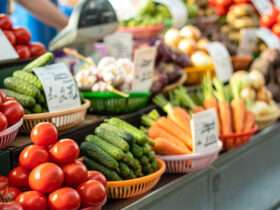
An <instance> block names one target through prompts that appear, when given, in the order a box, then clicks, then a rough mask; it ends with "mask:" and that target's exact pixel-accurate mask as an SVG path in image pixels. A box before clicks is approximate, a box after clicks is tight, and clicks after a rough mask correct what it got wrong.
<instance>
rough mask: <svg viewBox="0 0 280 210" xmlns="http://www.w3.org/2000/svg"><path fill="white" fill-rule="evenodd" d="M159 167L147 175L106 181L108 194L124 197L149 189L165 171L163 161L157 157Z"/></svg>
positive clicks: (119, 197)
mask: <svg viewBox="0 0 280 210" xmlns="http://www.w3.org/2000/svg"><path fill="white" fill-rule="evenodd" d="M158 164H159V169H158V170H157V171H156V172H154V173H152V174H150V175H147V176H144V177H140V178H136V179H131V180H126V181H112V182H108V187H107V191H108V195H109V198H113V199H126V198H131V197H135V196H138V195H142V194H144V193H146V192H148V191H149V190H151V189H152V188H153V187H154V186H155V185H156V184H157V183H158V182H159V180H160V177H161V176H162V174H163V173H164V172H165V168H166V166H165V163H164V162H163V161H162V160H160V159H158Z"/></svg>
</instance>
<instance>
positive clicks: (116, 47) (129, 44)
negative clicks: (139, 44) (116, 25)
mask: <svg viewBox="0 0 280 210" xmlns="http://www.w3.org/2000/svg"><path fill="white" fill-rule="evenodd" d="M104 43H105V45H106V47H107V48H108V50H109V54H110V55H111V56H113V57H115V58H129V59H131V55H132V49H133V38H132V34H130V33H123V32H117V33H114V34H112V35H110V36H107V37H105V39H104Z"/></svg>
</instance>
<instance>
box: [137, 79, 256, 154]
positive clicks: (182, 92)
mask: <svg viewBox="0 0 280 210" xmlns="http://www.w3.org/2000/svg"><path fill="white" fill-rule="evenodd" d="M231 89H232V93H233V98H232V99H231V98H230V97H229V94H227V91H226V89H225V86H224V85H223V83H222V82H221V81H219V80H218V79H214V80H213V81H212V80H211V79H210V76H206V77H205V78H204V80H203V84H202V87H201V90H202V91H201V92H202V96H201V97H200V99H199V100H197V101H199V102H197V103H195V102H194V100H193V99H192V97H190V95H189V94H188V92H187V90H186V89H185V88H184V87H179V88H178V89H176V90H174V91H172V92H171V93H170V94H169V99H170V101H168V100H167V99H166V98H165V97H164V96H163V95H158V96H156V97H155V98H154V100H153V101H154V103H155V104H156V105H157V106H159V107H161V108H162V109H163V111H164V112H166V114H167V116H160V115H159V113H158V112H157V111H155V110H153V111H152V112H150V113H149V114H147V115H144V116H143V117H142V122H143V124H144V125H146V126H148V127H149V129H148V134H149V137H150V138H151V139H152V140H153V141H154V143H155V147H154V149H155V151H156V152H157V154H160V155H180V154H189V153H192V152H193V145H192V133H191V127H190V124H191V114H192V113H197V112H201V111H204V110H207V109H210V108H213V109H215V110H216V112H217V117H218V122H219V129H220V136H221V140H223V143H224V147H225V149H231V148H235V147H238V146H240V145H242V144H244V143H246V142H247V140H248V137H246V136H244V137H243V136H242V135H241V137H240V138H233V136H232V135H233V134H243V133H248V132H250V131H252V129H254V128H255V127H256V124H255V118H254V115H253V114H252V113H251V112H249V111H248V110H247V109H246V106H245V102H244V101H243V100H242V99H241V98H240V84H238V83H236V84H231ZM199 104H200V105H199Z"/></svg>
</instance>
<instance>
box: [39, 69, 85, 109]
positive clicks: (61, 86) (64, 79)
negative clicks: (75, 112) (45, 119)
mask: <svg viewBox="0 0 280 210" xmlns="http://www.w3.org/2000/svg"><path fill="white" fill-rule="evenodd" d="M34 72H35V74H36V75H37V76H38V78H39V79H40V81H41V83H42V85H43V88H44V92H45V95H46V99H47V104H48V108H49V111H50V112H55V111H61V110H65V109H69V108H76V107H80V106H81V100H80V94H79V90H78V88H77V86H76V83H75V81H74V79H73V77H72V75H71V73H70V71H69V69H68V68H67V66H66V65H65V64H53V65H49V66H45V67H41V68H37V69H35V70H34Z"/></svg>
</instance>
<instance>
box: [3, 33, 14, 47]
mask: <svg viewBox="0 0 280 210" xmlns="http://www.w3.org/2000/svg"><path fill="white" fill-rule="evenodd" d="M3 32H4V34H5V36H6V38H7V39H8V40H9V42H10V43H11V45H15V44H16V36H15V35H14V33H13V32H12V31H3Z"/></svg>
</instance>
